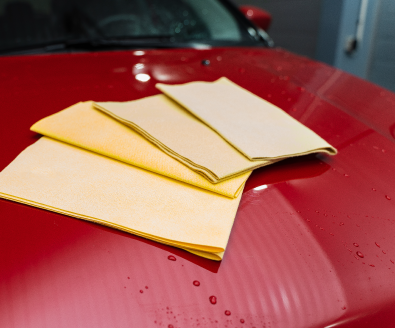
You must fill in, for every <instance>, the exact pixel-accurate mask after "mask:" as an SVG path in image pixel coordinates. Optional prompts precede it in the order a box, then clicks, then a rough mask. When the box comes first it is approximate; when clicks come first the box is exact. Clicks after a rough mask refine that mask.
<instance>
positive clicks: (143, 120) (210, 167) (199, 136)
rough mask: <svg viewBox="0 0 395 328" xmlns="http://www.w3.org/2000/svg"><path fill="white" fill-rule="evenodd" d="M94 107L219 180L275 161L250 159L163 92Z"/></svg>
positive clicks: (197, 170) (213, 180)
mask: <svg viewBox="0 0 395 328" xmlns="http://www.w3.org/2000/svg"><path fill="white" fill-rule="evenodd" d="M94 107H95V108H96V109H99V110H101V111H103V112H104V113H106V114H108V115H110V116H111V117H113V118H114V119H116V120H118V121H119V122H121V123H123V124H125V125H127V126H129V127H131V128H132V129H134V130H135V131H136V132H138V133H139V134H141V135H142V136H144V137H145V138H146V139H147V140H149V141H150V142H152V143H153V144H155V145H156V146H158V147H159V148H160V149H162V150H163V151H164V152H165V153H166V154H168V155H169V156H171V157H173V158H175V159H177V160H178V161H180V162H181V163H183V164H185V165H186V166H188V167H189V168H190V169H192V170H194V171H196V172H198V173H199V174H202V175H203V176H204V177H206V178H207V179H208V180H209V181H211V182H212V183H218V182H221V181H225V180H227V179H230V178H234V177H236V176H238V175H240V174H244V173H246V172H250V171H252V170H253V169H256V168H259V167H262V166H265V165H268V164H271V163H273V162H274V161H266V160H262V161H255V162H252V161H250V160H249V159H248V158H246V157H245V156H243V154H241V153H240V152H239V151H237V149H235V148H234V147H233V146H231V145H230V144H229V143H228V142H227V141H226V140H224V139H223V138H222V137H221V136H220V135H218V134H217V133H216V132H215V131H213V130H212V129H211V128H209V127H208V126H207V125H206V124H204V123H202V122H201V121H200V120H198V119H196V118H195V117H194V116H193V115H191V114H190V113H188V111H186V110H185V109H184V108H182V107H181V106H179V105H178V104H177V103H176V102H174V101H173V100H171V99H170V98H168V97H167V96H165V95H156V96H151V97H147V98H142V99H138V100H133V101H127V102H97V103H94Z"/></svg>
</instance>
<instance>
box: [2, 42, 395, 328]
mask: <svg viewBox="0 0 395 328" xmlns="http://www.w3.org/2000/svg"><path fill="white" fill-rule="evenodd" d="M203 60H209V61H210V64H209V65H203V64H202V61H203ZM139 73H145V74H148V75H149V76H150V80H149V81H147V82H141V81H138V80H136V75H137V74H139ZM0 76H1V79H0V87H1V100H2V101H1V106H2V109H1V115H2V119H1V121H0V140H1V143H0V151H1V156H0V170H2V169H3V168H4V167H5V166H6V165H8V164H9V163H10V162H11V161H12V160H13V159H14V158H15V157H16V156H17V155H18V154H19V153H20V152H21V151H22V150H23V149H24V148H25V147H27V146H28V145H29V144H31V143H33V142H35V141H36V140H37V139H38V138H39V136H38V135H36V134H35V133H33V132H30V131H29V128H30V126H31V125H32V124H33V123H35V122H36V121H38V120H39V119H41V118H43V117H45V116H47V115H50V114H53V113H55V112H57V111H59V110H61V109H64V108H66V107H68V106H70V105H72V104H74V103H76V102H79V101H84V100H96V101H111V100H112V101H124V100H132V99H137V98H141V97H145V96H150V95H154V94H157V93H159V92H158V90H156V89H155V83H156V82H164V83H184V82H188V81H191V80H203V81H213V80H215V79H218V78H220V77H221V76H226V77H228V78H229V79H230V80H232V81H234V82H236V83H238V84H239V85H241V86H242V87H244V88H246V89H248V90H250V91H252V92H253V93H255V94H257V95H258V96H260V97H262V98H264V99H267V100H269V101H270V102H272V103H274V104H275V105H277V106H279V107H280V108H282V109H283V110H284V111H286V112H287V113H289V114H290V115H292V116H293V117H295V118H296V119H298V120H299V121H300V122H302V123H303V124H305V125H306V126H308V127H309V128H311V129H312V130H314V131H315V132H316V133H318V134H319V135H320V136H322V137H323V138H324V139H326V140H327V141H328V142H329V143H331V144H332V145H333V146H335V147H336V148H337V149H338V151H339V154H338V155H336V156H334V157H329V156H325V155H318V156H305V157H301V158H296V159H291V160H286V161H283V162H280V163H277V164H275V165H272V166H270V167H267V168H262V169H259V170H256V171H255V172H254V173H253V174H252V176H251V178H250V179H249V180H248V182H247V184H246V187H245V190H244V194H243V197H242V201H241V204H240V207H239V210H238V214H237V217H236V220H235V225H234V228H233V230H232V234H231V237H230V241H229V244H228V248H227V251H226V254H225V257H224V259H223V261H222V262H221V263H217V262H213V261H210V260H206V259H203V258H199V257H197V256H194V255H191V254H189V253H186V252H184V251H181V250H178V249H175V248H172V247H168V246H165V245H161V244H158V243H155V242H151V241H148V240H145V239H142V238H139V237H136V236H133V235H129V234H126V233H123V232H119V231H116V230H113V229H110V228H106V227H102V226H99V225H96V224H93V223H89V222H85V221H79V220H76V219H73V218H69V217H66V216H62V215H59V214H55V213H51V212H47V211H44V210H39V209H36V208H32V207H29V206H24V205H20V204H16V203H12V202H9V201H5V200H0V213H1V223H2V229H1V230H0V231H1V232H0V251H1V252H0V254H1V255H0V263H1V268H0V313H2V315H1V316H0V326H1V327H54V326H56V327H88V326H89V327H90V326H92V327H197V326H199V327H235V326H236V327H273V328H274V327H324V326H327V327H335V326H336V327H371V326H377V327H392V326H393V322H394V319H395V314H394V313H393V311H392V309H393V306H394V305H395V243H394V242H393V240H394V237H395V218H394V213H395V189H394V186H395V174H394V165H393V160H394V159H395V145H394V138H395V95H394V94H393V93H391V92H389V91H386V90H384V89H382V88H380V87H377V86H375V85H372V84H370V83H368V82H365V81H362V80H360V79H358V78H355V77H353V76H351V75H349V74H346V73H344V72H342V71H340V70H337V69H334V68H332V67H329V66H327V65H324V64H322V63H318V62H314V61H311V60H308V59H307V58H302V57H298V56H296V55H293V54H291V53H288V52H286V51H283V50H278V49H276V50H272V49H258V48H240V49H239V48H234V49H209V50H192V49H189V50H185V49H179V50H155V51H144V52H142V51H135V52H134V51H122V52H99V53H80V54H61V55H48V56H47V55H40V56H24V57H3V58H0ZM241 110H242V109H241ZM169 255H174V256H175V257H176V259H177V260H176V261H169V260H168V256H169ZM196 280H197V281H199V282H200V286H195V285H194V284H193V282H194V281H196ZM196 284H197V283H196ZM210 296H216V298H217V303H216V304H211V302H210V301H209V297H210ZM225 311H230V315H226V314H225ZM227 313H228V312H227Z"/></svg>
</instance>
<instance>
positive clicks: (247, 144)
mask: <svg viewBox="0 0 395 328" xmlns="http://www.w3.org/2000/svg"><path fill="white" fill-rule="evenodd" d="M156 87H157V88H158V89H159V90H161V91H162V92H163V93H165V94H166V95H167V96H169V97H171V98H172V99H173V100H175V101H176V102H178V103H179V104H180V105H182V106H183V107H184V108H186V109H187V110H188V111H189V112H190V113H192V114H193V115H195V116H196V117H197V118H199V119H200V120H201V121H202V122H204V123H206V124H207V126H209V127H211V128H212V129H213V130H214V131H216V132H217V133H218V134H219V135H221V136H222V137H223V138H224V139H225V140H227V141H228V142H229V143H230V144H231V145H233V146H234V147H235V148H236V149H238V150H239V151H240V152H241V153H242V154H244V155H245V156H246V157H247V158H248V159H250V160H251V161H261V160H279V159H284V158H287V157H293V156H299V155H305V154H311V153H317V152H324V153H328V154H330V155H334V154H336V149H335V148H334V147H332V146H331V145H330V144H328V143H327V142H326V141H325V140H324V139H322V138H321V137H319V136H318V135H317V134H315V133H314V132H313V131H311V130H310V129H308V128H307V127H305V126H304V125H303V124H301V123H299V122H298V121H297V120H295V119H294V118H292V117H291V116H290V115H288V114H287V113H285V112H284V111H283V110H281V109H280V108H278V107H276V106H274V105H273V104H271V103H269V102H267V101H266V100H264V99H262V98H260V97H258V96H256V95H254V94H253V93H251V92H249V91H247V90H245V89H243V88H241V87H240V86H238V85H237V84H235V83H233V82H231V81H229V80H228V79H226V78H221V79H219V80H217V81H215V82H190V83H186V84H181V85H166V84H160V83H158V84H157V85H156ZM202 151H204V152H206V153H208V152H209V151H210V149H209V148H205V149H202Z"/></svg>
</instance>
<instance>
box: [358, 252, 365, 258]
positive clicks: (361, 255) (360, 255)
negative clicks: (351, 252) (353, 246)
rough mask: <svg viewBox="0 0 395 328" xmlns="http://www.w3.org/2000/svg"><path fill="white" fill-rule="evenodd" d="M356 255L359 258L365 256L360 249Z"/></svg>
mask: <svg viewBox="0 0 395 328" xmlns="http://www.w3.org/2000/svg"><path fill="white" fill-rule="evenodd" d="M357 255H358V256H359V257H360V258H364V257H365V256H364V255H363V254H362V253H361V252H360V251H358V252H357Z"/></svg>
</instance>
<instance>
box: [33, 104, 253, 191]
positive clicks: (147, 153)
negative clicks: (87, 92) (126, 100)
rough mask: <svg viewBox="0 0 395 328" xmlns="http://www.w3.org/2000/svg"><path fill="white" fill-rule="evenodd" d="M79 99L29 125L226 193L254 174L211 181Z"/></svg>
mask: <svg viewBox="0 0 395 328" xmlns="http://www.w3.org/2000/svg"><path fill="white" fill-rule="evenodd" d="M92 104H93V102H92V101H87V102H80V103H77V104H75V105H73V106H71V107H68V108H66V109H64V110H62V111H60V112H58V113H55V114H53V115H51V116H48V117H45V118H44V119H42V120H40V121H38V122H37V123H35V124H34V125H33V126H32V127H31V128H30V129H31V130H32V131H35V132H37V133H40V134H42V135H45V136H48V137H51V138H53V139H57V140H60V141H63V142H66V143H68V144H71V145H74V146H78V147H81V148H84V149H87V150H90V151H93V152H96V153H99V154H101V155H105V156H108V157H111V158H114V159H116V160H119V161H122V162H125V163H127V164H131V165H135V166H138V167H141V168H144V169H146V170H149V171H152V172H155V173H158V174H161V175H164V176H167V177H170V178H173V179H176V180H179V181H182V182H185V183H188V184H191V185H194V186H197V187H199V188H203V189H206V190H209V191H212V192H215V193H218V194H221V195H224V196H227V197H231V198H235V197H237V196H238V195H239V194H240V192H241V190H242V189H243V186H244V183H245V181H246V180H247V178H248V177H249V175H250V174H251V172H246V173H244V174H242V175H239V176H237V177H234V178H233V179H228V180H226V181H223V182H220V183H217V184H212V183H211V182H210V181H207V179H206V178H204V177H203V176H202V175H201V174H199V173H197V172H195V171H193V170H191V169H189V168H188V167H187V166H185V165H183V164H182V163H180V162H179V161H177V160H176V159H174V158H172V157H170V156H168V155H167V154H166V153H164V152H163V151H162V150H160V149H159V148H158V147H156V146H155V145H154V144H152V143H151V142H149V141H148V140H146V139H145V138H144V137H143V136H141V135H140V134H138V133H136V132H135V131H134V130H132V129H131V128H129V127H127V126H125V125H124V124H122V123H120V122H118V121H117V120H114V119H113V118H111V117H110V116H108V115H106V114H104V113H102V112H101V111H98V110H96V109H94V108H93V107H92Z"/></svg>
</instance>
